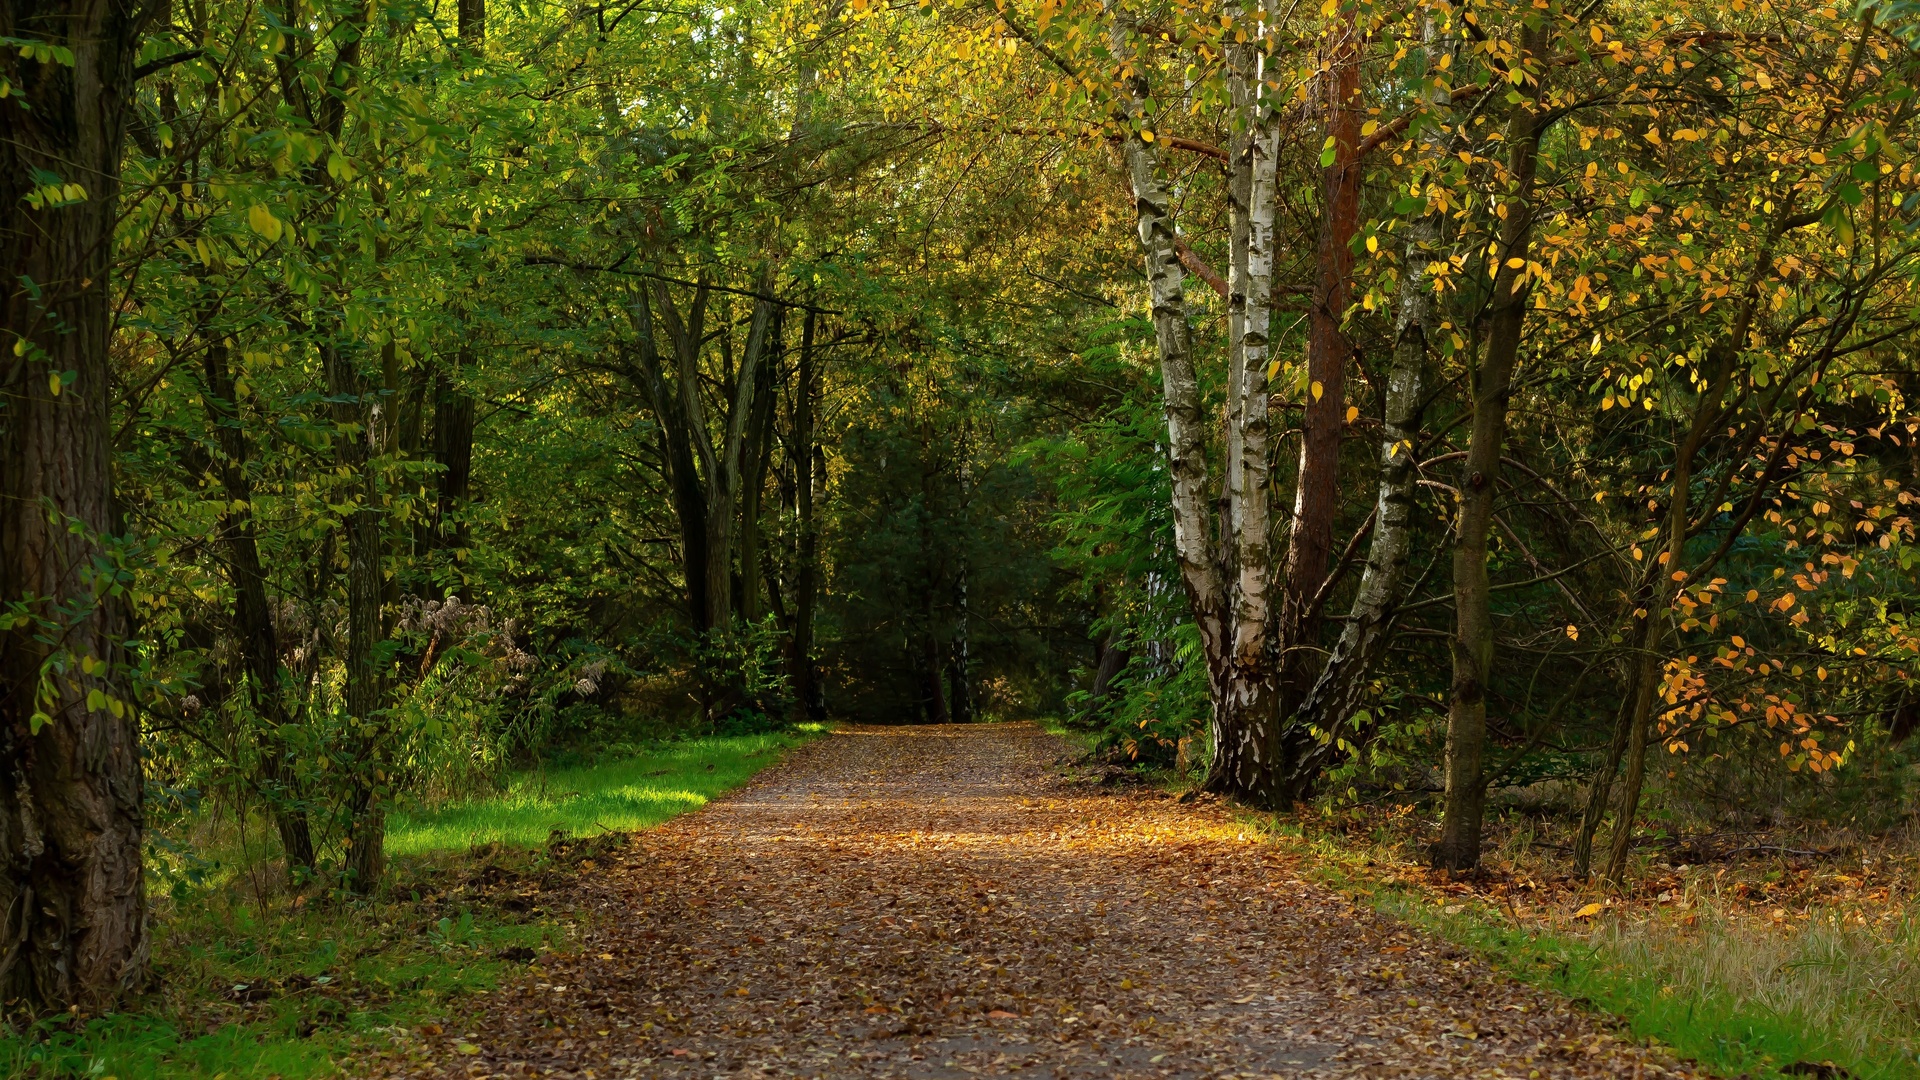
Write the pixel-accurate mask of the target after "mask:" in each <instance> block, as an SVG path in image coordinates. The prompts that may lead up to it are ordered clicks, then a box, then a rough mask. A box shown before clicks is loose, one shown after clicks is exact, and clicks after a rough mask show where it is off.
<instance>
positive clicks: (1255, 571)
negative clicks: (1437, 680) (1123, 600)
mask: <svg viewBox="0 0 1920 1080" xmlns="http://www.w3.org/2000/svg"><path fill="white" fill-rule="evenodd" d="M1251 53H1252V55H1251V57H1250V63H1251V65H1252V71H1251V73H1250V74H1251V75H1252V77H1253V78H1252V84H1253V85H1252V87H1251V89H1250V90H1249V91H1248V92H1247V93H1246V95H1245V101H1246V112H1245V116H1246V118H1247V127H1248V133H1247V138H1246V150H1245V160H1246V199H1247V205H1246V211H1245V241H1244V250H1245V265H1244V267H1240V266H1236V267H1235V270H1236V272H1237V276H1238V277H1239V278H1240V280H1241V287H1240V288H1238V289H1235V290H1233V295H1232V302H1233V303H1234V304H1235V305H1236V306H1238V307H1239V308H1240V310H1241V317H1240V319H1239V323H1238V332H1239V338H1238V340H1237V341H1235V342H1234V343H1233V348H1232V353H1233V355H1234V362H1233V364H1232V374H1233V382H1232V384H1231V387H1230V393H1231V395H1232V397H1233V400H1234V406H1233V408H1232V410H1231V415H1230V416H1229V423H1230V424H1231V425H1232V428H1233V435H1234V439H1233V442H1234V444H1235V445H1237V447H1238V449H1239V453H1238V456H1237V459H1236V460H1233V461H1231V462H1230V463H1229V468H1230V470H1231V480H1232V483H1231V490H1232V492H1233V495H1234V497H1233V498H1232V499H1231V500H1230V502H1229V513H1230V520H1229V522H1228V532H1227V534H1226V537H1225V538H1223V542H1225V540H1226V539H1228V538H1230V541H1231V543H1232V551H1233V565H1232V572H1233V574H1234V584H1233V637H1232V643H1231V647H1230V652H1229V655H1228V661H1227V673H1226V677H1225V679H1224V680H1222V681H1223V683H1224V685H1223V687H1222V689H1223V691H1224V700H1223V701H1222V702H1221V703H1220V704H1219V705H1217V706H1216V708H1217V710H1219V711H1221V712H1223V713H1225V714H1226V716H1227V717H1228V718H1230V719H1231V720H1232V722H1233V724H1232V726H1233V728H1234V729H1236V730H1237V734H1238V735H1239V738H1240V740H1241V741H1240V744H1239V745H1238V746H1226V747H1222V746H1221V745H1220V744H1218V743H1216V744H1215V751H1214V754H1215V763H1216V765H1217V766H1218V767H1219V772H1218V773H1217V774H1216V775H1218V776H1219V777H1220V780H1219V783H1220V785H1221V786H1222V787H1223V788H1225V789H1226V790H1229V791H1232V792H1233V793H1235V794H1237V795H1241V796H1242V797H1245V798H1248V799H1249V800H1250V801H1253V802H1255V803H1256V804H1259V805H1266V804H1269V803H1271V802H1272V801H1273V790H1274V789H1273V783H1274V781H1275V780H1276V779H1277V777H1278V772H1279V768H1278V767H1279V762H1278V761H1277V760H1276V756H1275V755H1276V754H1277V753H1278V750H1279V746H1280V739H1279V732H1280V721H1281V712H1280V680H1279V672H1278V670H1277V650H1276V649H1275V648H1274V641H1273V631H1274V617H1273V608H1272V604H1271V600H1270V590H1269V585H1270V583H1271V582H1272V579H1273V541H1272V515H1271V510H1270V506H1271V499H1272V497H1273V493H1272V478H1271V469H1270V467H1269V461H1270V454H1271V450H1270V447H1269V446H1268V423H1267V411H1268V410H1267V381H1268V380H1267V371H1268V362H1269V359H1270V354H1271V348H1270V346H1269V337H1268V332H1269V328H1270V322H1271V318H1272V310H1273V299H1272V297H1273V256H1274V251H1273V239H1274V235H1273V213H1274V199H1275V194H1276V192H1275V190H1274V189H1275V184H1276V181H1277V177H1276V174H1275V169H1276V164H1277V158H1278V153H1279V137H1280V120H1279V113H1278V112H1277V111H1276V110H1275V109H1273V108H1272V107H1271V102H1269V101H1268V100H1267V95H1266V93H1265V78H1264V77H1265V74H1266V73H1265V55H1264V50H1263V49H1255V50H1251ZM1222 726H1223V728H1224V727H1226V725H1224V724H1223V725H1222Z"/></svg>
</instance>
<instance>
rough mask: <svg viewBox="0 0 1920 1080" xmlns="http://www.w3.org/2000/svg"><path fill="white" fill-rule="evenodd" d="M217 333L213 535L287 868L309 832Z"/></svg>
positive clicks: (306, 859) (308, 849) (212, 364)
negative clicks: (219, 492)
mask: <svg viewBox="0 0 1920 1080" xmlns="http://www.w3.org/2000/svg"><path fill="white" fill-rule="evenodd" d="M229 360H230V355H229V350H228V346H227V342H226V341H225V340H224V339H220V338H217V337H216V338H215V339H214V340H210V341H208V342H207V345H206V362H205V373H206V385H205V386H204V387H203V389H204V391H205V394H204V396H205V398H206V402H207V412H208V414H209V415H208V419H209V420H210V421H211V423H212V427H213V429H214V432H215V434H216V436H217V437H218V439H219V443H220V455H221V460H220V463H219V466H220V480H221V484H222V486H223V487H224V488H225V489H226V496H227V506H228V507H229V509H228V510H227V512H226V513H225V514H223V515H222V516H221V522H220V533H221V538H222V539H223V540H224V541H225V545H226V549H227V576H228V578H229V580H231V581H232V583H233V594H234V605H233V606H234V611H233V615H234V628H233V629H234V636H235V638H236V641H235V644H236V645H237V646H238V647H239V649H240V659H241V665H242V667H244V668H245V669H246V673H247V694H248V702H249V703H250V704H251V705H252V707H253V712H254V714H255V715H256V716H258V717H259V718H260V720H261V721H262V722H263V723H264V724H265V725H266V729H267V733H266V738H265V740H264V745H262V746H261V748H260V758H261V763H260V781H261V783H260V786H261V790H262V793H263V794H264V795H265V796H266V799H267V804H268V808H269V810H270V812H271V813H272V814H273V820H274V824H275V825H276V826H277V827H278V829H279V831H280V844H281V846H282V847H283V848H284V849H285V851H286V855H287V868H288V869H289V870H293V869H299V868H310V867H312V866H313V833H312V830H311V828H310V827H309V825H308V822H307V811H306V808H305V807H304V805H302V794H303V793H302V792H301V790H300V787H299V784H298V781H297V780H296V778H295V776H294V772H293V765H292V758H291V755H290V754H289V752H288V750H287V743H286V733H287V730H288V729H289V728H290V727H291V725H292V722H293V718H292V717H291V716H290V715H289V714H288V711H287V707H286V696H285V692H284V687H282V686H281V678H280V640H279V632H278V631H277V630H276V629H275V627H274V624H273V608H272V606H271V604H270V603H269V602H268V600H267V575H266V570H265V568H264V567H263V566H262V565H261V562H260V545H259V541H258V539H257V538H256V536H255V534H254V525H253V478H252V477H250V476H249V475H247V458H248V456H249V455H248V446H247V434H246V431H245V430H243V429H242V427H241V422H240V413H239V408H238V405H237V402H236V399H235V398H234V389H233V372H232V369H231V368H230V367H229Z"/></svg>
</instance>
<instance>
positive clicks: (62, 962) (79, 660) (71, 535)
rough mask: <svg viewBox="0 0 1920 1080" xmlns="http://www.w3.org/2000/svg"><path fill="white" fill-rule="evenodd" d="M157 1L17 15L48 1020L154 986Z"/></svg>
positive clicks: (10, 929) (8, 454)
mask: <svg viewBox="0 0 1920 1080" xmlns="http://www.w3.org/2000/svg"><path fill="white" fill-rule="evenodd" d="M156 7H157V5H155V4H152V3H137V2H128V0H44V2H31V0H30V2H22V3H9V4H7V5H5V6H4V7H0V37H4V38H5V39H6V40H7V42H8V45H7V49H6V50H5V58H4V60H0V81H4V82H5V84H6V85H7V87H8V93H7V95H6V96H5V98H4V99H0V266H4V267H5V273H4V281H0V290H4V296H5V301H4V316H3V318H4V335H5V340H4V342H0V348H4V352H0V356H4V357H5V359H4V360H3V361H0V364H4V368H3V369H0V371H3V372H4V375H3V376H0V605H4V606H0V623H4V637H0V913H4V914H0V950H4V951H0V997H13V998H21V999H25V1000H28V1001H31V1002H33V1003H35V1004H38V1005H45V1006H55V1005H65V1004H69V1003H72V1004H79V1005H83V1006H86V1007H91V1008H99V1007H102V1006H105V1005H107V1004H109V1003H111V1002H112V1001H114V1000H115V999H117V998H118V997H119V996H121V995H122V994H124V993H127V992H129V991H135V990H138V989H140V988H141V987H143V986H144V985H145V984H146V980H147V950H148V939H147V921H146V903H145V892H144V885H143V879H142V870H141V862H140V860H141V838H142V828H143V823H142V817H141V815H142V792H143V786H142V778H141V769H140V751H139V745H138V732H137V729H136V721H135V712H134V693H133V688H132V679H131V675H130V671H129V667H128V657H127V655H126V653H125V651H124V648H123V640H124V638H125V637H126V635H127V632H128V629H129V627H128V625H127V620H126V615H125V611H124V608H123V600H122V592H123V589H124V585H125V582H124V581H123V580H122V579H121V569H120V567H119V565H118V560H117V557H116V555H115V553H114V548H113V537H114V535H115V534H116V533H118V532H119V531H120V529H119V523H118V521H117V520H116V518H117V516H118V515H117V513H116V510H115V505H114V492H113V476H112V464H111V462H110V459H109V454H110V445H111V439H110V435H109V417H108V410H109V408H110V402H111V400H112V394H111V389H110V386H109V383H110V379H111V374H110V367H109V363H108V350H109V347H110V341H109V335H110V333H111V326H112V323H111V312H110V309H109V304H110V300H109V297H108V288H107V285H108V280H109V270H110V265H111V259H112V256H113V228H114V223H115V220H116V218H117V215H118V209H119V194H120V184H119V176H120V153H121V144H122V140H123V138H124V136H125V133H126V129H127V124H128V120H129V116H130V112H131V107H132V96H133V91H134V82H135V77H136V72H135V66H134V65H135V61H136V59H137V57H138V55H139V51H140V46H141V42H142V38H143V33H144V29H145V27H146V25H147V23H148V22H149V20H150V19H151V18H152V16H153V14H154V12H155V10H156Z"/></svg>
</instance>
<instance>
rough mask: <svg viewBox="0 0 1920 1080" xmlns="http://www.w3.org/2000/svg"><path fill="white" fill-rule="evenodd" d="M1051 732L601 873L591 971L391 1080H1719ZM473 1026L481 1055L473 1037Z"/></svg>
mask: <svg viewBox="0 0 1920 1080" xmlns="http://www.w3.org/2000/svg"><path fill="white" fill-rule="evenodd" d="M1063 749H1064V747H1063V746H1062V744H1061V743H1060V742H1059V741H1058V740H1056V739H1054V738H1052V737H1051V736H1048V735H1047V734H1045V733H1044V732H1043V731H1041V730H1040V729H1039V728H1037V727H1035V726H1033V725H1029V724H994V725H975V726H945V727H933V726H921V727H847V728H843V729H841V730H839V731H837V732H836V733H835V734H833V735H832V736H830V737H828V738H826V739H823V740H821V741H819V742H818V743H815V744H813V745H811V746H808V747H806V748H804V749H802V750H800V751H799V752H797V753H795V754H794V755H793V756H792V757H791V758H790V759H789V760H788V761H786V762H784V763H782V764H780V765H777V766H775V767H773V768H770V769H768V770H767V771H766V772H764V773H762V774H761V775H760V776H759V777H758V778H756V779H755V780H754V781H753V782H751V783H749V784H748V785H747V786H746V787H744V788H742V789H740V790H739V791H738V792H736V793H735V794H733V795H732V796H730V797H728V798H726V799H723V800H720V801H717V802H715V803H713V804H711V805H709V806H708V807H706V808H705V809H704V810H702V811H700V812H698V813H694V814H689V815H686V816H684V817H681V818H677V819H675V820H673V821H670V822H668V823H667V824H666V825H664V826H662V827H660V828H658V829H655V830H652V831H649V832H646V833H642V834H637V835H635V836H633V837H630V838H629V839H628V842H627V843H625V844H623V845H611V846H608V847H607V848H606V850H605V852H604V854H602V855H600V857H599V858H597V859H595V860H590V861H587V862H583V863H581V864H580V865H581V866H582V868H583V872H582V873H581V874H580V875H579V876H578V877H577V878H576V879H575V881H574V883H573V885H572V887H571V894H570V895H569V896H568V897H567V898H566V900H565V901H562V900H561V899H560V898H558V897H553V896H549V897H548V898H547V899H548V900H549V902H550V903H551V904H553V905H556V908H557V907H558V905H561V904H563V903H564V904H565V905H567V907H566V908H565V910H567V911H568V913H569V918H570V920H571V923H572V926H571V936H572V942H571V947H569V948H567V949H565V950H563V951H558V952H551V953H544V954H542V955H540V956H539V957H537V958H536V960H535V962H534V963H533V964H532V965H531V966H530V967H529V969H528V970H527V972H526V974H525V975H523V976H521V977H519V978H517V979H516V980H515V981H513V982H511V983H510V984H509V985H507V986H505V987H503V988H501V989H500V990H499V991H498V992H496V993H493V994H490V995H488V996H486V997H484V998H481V999H478V1001H477V1002H475V1003H474V1004H475V1007H476V1012H475V1015H474V1016H473V1017H472V1018H471V1019H469V1020H466V1021H463V1022H462V1023H460V1024H457V1025H451V1026H450V1027H449V1028H448V1029H447V1030H444V1031H443V1030H441V1029H440V1028H439V1027H438V1026H437V1025H428V1026H427V1027H425V1028H422V1029H420V1030H418V1031H404V1032H397V1033H396V1035H395V1044H394V1047H393V1049H391V1050H390V1051H387V1052H385V1053H383V1054H381V1055H380V1056H379V1057H377V1058H375V1059H371V1060H366V1061H362V1062H359V1063H356V1064H355V1065H354V1066H353V1069H352V1071H354V1072H356V1073H358V1074H362V1075H383V1076H437V1077H483V1076H487V1077H514V1078H519V1077H562V1078H579V1080H603V1078H618V1077H689V1078H691V1077H896V1078H900V1080H942V1078H953V1080H963V1078H967V1077H974V1076H1020V1077H1034V1078H1048V1080H1068V1078H1081V1077H1169V1078H1195V1080H1198V1078H1225V1077H1268V1076H1288V1077H1292V1076H1307V1075H1311V1076H1314V1077H1329V1078H1331V1077H1346V1076H1365V1077H1369V1078H1383V1077H1408V1078H1413V1077H1431V1076H1441V1075H1445V1076H1476V1077H1481V1076H1484V1077H1494V1076H1506V1077H1515V1078H1522V1080H1544V1078H1551V1077H1599V1076H1631V1077H1634V1078H1635V1080H1646V1078H1648V1077H1658V1076H1675V1077H1681V1076H1689V1075H1691V1070H1690V1067H1688V1066H1686V1065H1684V1064H1682V1063H1679V1062H1676V1061H1674V1060H1672V1059H1671V1058H1670V1057H1668V1056H1666V1055H1664V1054H1663V1053H1661V1052H1660V1051H1659V1050H1657V1049H1648V1048H1643V1047H1639V1046H1636V1045H1634V1044H1631V1043H1629V1042H1626V1041H1623V1040H1621V1039H1619V1038H1616V1037H1614V1036H1613V1035H1612V1034H1610V1033H1609V1032H1608V1031H1607V1030H1606V1028H1605V1026H1604V1024H1603V1023H1602V1022H1601V1021H1599V1020H1598V1019H1596V1018H1595V1017H1592V1016H1590V1015H1588V1014H1586V1013H1583V1012H1581V1011H1579V1010H1577V1009H1575V1008H1574V1007H1573V1006H1572V1005H1571V1004H1570V1003H1568V1002H1567V1001H1565V1000H1564V999H1560V998H1556V997H1554V996H1552V995H1550V994H1547V993H1545V992H1542V991H1539V990H1535V989H1532V988H1529V987H1525V986H1522V985H1520V984H1518V983H1516V982H1514V981H1513V980H1511V979H1509V978H1506V977H1504V976H1501V975H1498V974H1496V973H1494V972H1492V971H1491V970H1490V969H1488V968H1487V967H1486V966H1485V965H1483V964H1481V963H1479V962H1477V961H1475V960H1473V959H1470V958H1468V957H1466V956H1464V955H1462V954H1461V953H1459V952H1458V951H1457V950H1455V949H1453V948H1452V947H1450V946H1448V945H1446V944H1444V943H1441V942H1439V941H1437V940H1435V939H1432V938H1430V937H1428V936H1426V935H1424V934H1421V933H1418V932H1416V931H1414V930H1412V929H1410V928H1408V927H1407V926H1405V925H1403V924H1400V923H1397V922H1395V921H1393V920H1391V919H1388V918H1386V917H1384V916H1381V915H1378V914H1376V913H1374V912H1373V911H1371V910H1369V909H1365V908H1361V907H1357V906H1355V905H1354V904H1353V903H1351V902H1349V901H1348V900H1346V899H1344V898H1342V897H1341V896H1339V895H1338V894H1336V893H1333V892H1331V891H1329V890H1327V889H1325V888H1322V887H1320V886H1317V885H1313V884H1310V883H1308V882H1307V881H1305V880H1303V876H1302V871H1303V869H1304V868H1303V867H1302V865H1301V863H1300V856H1299V855H1298V854H1297V853H1289V852H1286V851H1284V850H1281V849H1278V848H1276V847H1274V846H1272V845H1269V844H1264V843H1262V842H1260V841H1259V840H1258V839H1257V838H1255V837H1253V836H1250V835H1249V834H1248V833H1247V832H1246V830H1245V828H1244V827H1243V826H1242V825H1239V824H1237V823H1236V822H1235V821H1234V820H1233V818H1232V816H1231V814H1230V812H1229V811H1228V810H1227V809H1226V808H1223V807H1220V806H1217V805H1210V804H1208V803H1206V802H1199V803H1195V804H1191V805H1182V804H1179V803H1176V802H1175V801H1174V800H1173V799H1172V798H1170V797H1168V796H1167V795H1165V794H1164V793H1161V792H1157V791H1153V790H1147V789H1137V788H1136V789H1131V790H1127V789H1122V790H1111V789H1104V790H1103V789H1100V788H1096V787H1091V786H1089V785H1086V784H1076V783H1073V782H1071V781H1070V780H1069V779H1068V778H1066V777H1063V776H1061V775H1060V774H1059V773H1058V772H1057V771H1056V770H1054V769H1053V768H1052V767H1051V764H1052V762H1053V761H1054V760H1056V759H1057V758H1058V757H1059V756H1060V754H1061V752H1062V750H1063ZM456 1028H457V1030H455V1029H456Z"/></svg>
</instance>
